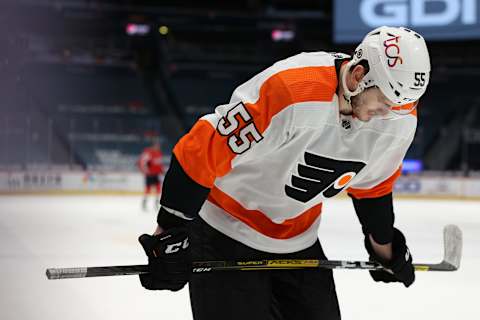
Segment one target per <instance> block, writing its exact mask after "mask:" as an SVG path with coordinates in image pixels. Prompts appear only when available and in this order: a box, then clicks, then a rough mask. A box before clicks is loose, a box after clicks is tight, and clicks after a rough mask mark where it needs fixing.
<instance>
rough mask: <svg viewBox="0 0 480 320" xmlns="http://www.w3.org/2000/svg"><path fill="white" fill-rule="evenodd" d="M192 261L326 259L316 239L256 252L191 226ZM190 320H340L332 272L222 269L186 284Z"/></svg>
mask: <svg viewBox="0 0 480 320" xmlns="http://www.w3.org/2000/svg"><path fill="white" fill-rule="evenodd" d="M190 225H191V239H190V240H191V245H192V255H193V260H194V261H208V260H261V259H293V258H298V259H300V258H302V259H307V258H315V259H325V255H324V253H323V250H322V248H321V246H320V243H319V241H317V242H316V243H315V244H314V245H313V246H311V247H310V248H307V249H305V250H302V251H299V252H295V253H289V254H272V253H267V252H262V251H258V250H255V249H252V248H250V247H248V246H245V245H243V244H241V243H239V242H238V241H235V240H233V239H231V238H229V237H227V236H225V235H224V234H222V233H220V232H218V231H217V230H215V229H214V228H212V227H210V226H209V225H208V224H207V223H205V222H204V221H203V220H202V219H201V218H198V219H196V220H195V221H193V222H192V223H191V224H190ZM189 288H190V300H191V304H192V311H193V318H194V320H226V319H228V320H338V319H340V310H339V306H338V300H337V295H336V292H335V284H334V281H333V275H332V271H331V270H321V269H317V270H275V271H225V272H212V273H204V274H196V275H193V276H192V279H191V281H190V283H189Z"/></svg>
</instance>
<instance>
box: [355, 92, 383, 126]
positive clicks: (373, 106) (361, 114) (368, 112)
mask: <svg viewBox="0 0 480 320" xmlns="http://www.w3.org/2000/svg"><path fill="white" fill-rule="evenodd" d="M391 106H393V103H392V102H391V101H390V100H388V99H387V98H386V97H385V95H384V94H383V93H382V92H381V91H380V89H378V88H377V87H372V88H368V89H366V90H365V91H363V92H362V93H360V94H358V95H356V96H354V97H352V112H353V114H354V115H355V116H356V117H357V118H358V119H359V120H361V121H365V122H367V121H370V120H371V119H372V118H374V117H384V116H386V115H387V114H388V113H389V112H390V107H391Z"/></svg>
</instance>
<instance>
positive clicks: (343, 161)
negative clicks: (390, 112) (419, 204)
mask: <svg viewBox="0 0 480 320" xmlns="http://www.w3.org/2000/svg"><path fill="white" fill-rule="evenodd" d="M336 58H338V55H335V54H330V53H325V52H314V53H301V54H299V55H296V56H293V57H290V58H288V59H286V60H282V61H279V62H277V63H275V64H274V65H273V66H271V67H270V68H268V69H266V70H264V71H263V72H261V73H260V74H258V75H256V76H255V77H253V78H252V79H250V80H249V81H247V82H246V83H244V84H242V85H241V86H239V87H238V88H237V89H236V90H235V91H234V92H233V95H232V97H231V99H230V102H229V103H228V104H225V105H220V106H218V107H217V108H216V109H215V113H213V114H209V115H206V116H204V117H202V118H201V119H200V120H199V121H198V122H197V123H196V124H195V125H194V126H193V128H192V129H191V131H190V132H189V133H188V134H187V135H185V136H184V137H183V138H182V139H181V140H180V141H179V143H178V144H177V145H176V146H175V148H174V154H175V156H176V158H177V159H178V161H179V163H180V164H181V166H182V168H183V170H184V171H185V172H186V173H187V175H188V176H189V177H190V178H191V179H192V180H194V181H195V182H196V183H198V184H200V185H202V186H204V187H207V188H210V189H211V191H210V194H209V196H208V199H207V201H206V202H205V203H204V204H203V206H202V208H201V210H200V212H199V214H200V216H201V217H202V218H203V219H204V220H205V221H206V222H207V223H208V224H210V225H211V226H212V227H213V228H215V229H217V230H219V231H220V232H222V233H224V234H226V235H227V236H229V237H231V238H233V239H235V240H237V241H239V242H241V243H243V244H245V245H247V246H250V247H252V248H255V249H258V250H262V251H267V252H273V253H287V252H295V251H299V250H302V249H305V248H307V247H309V246H311V245H312V244H313V243H314V242H315V241H316V239H317V233H318V226H319V223H320V216H321V207H322V203H323V202H324V201H325V200H327V199H329V198H331V197H333V196H335V195H337V194H339V193H340V192H341V191H342V190H344V189H346V188H348V192H349V193H351V194H353V195H354V196H355V197H356V198H368V197H370V198H374V197H379V196H383V195H386V194H388V193H390V192H392V186H393V182H394V180H395V179H396V177H398V175H399V174H400V173H399V172H400V171H399V167H400V165H401V162H402V159H403V158H404V156H405V153H406V151H407V149H408V148H409V146H410V144H411V142H412V140H413V137H414V134H415V129H416V123H417V118H416V113H415V112H412V113H411V114H409V115H407V116H405V117H403V118H401V119H398V120H393V121H392V120H380V119H372V120H371V121H369V122H361V121H359V120H358V119H356V118H355V117H352V116H344V115H341V114H340V113H339V104H338V96H337V94H336V90H337V86H338V75H337V72H336V69H335V59H336Z"/></svg>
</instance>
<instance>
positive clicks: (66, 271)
mask: <svg viewBox="0 0 480 320" xmlns="http://www.w3.org/2000/svg"><path fill="white" fill-rule="evenodd" d="M443 247H444V256H443V260H442V262H440V263H436V264H431V263H414V264H413V265H414V267H415V270H416V271H455V270H458V268H459V267H460V260H461V257H462V231H461V230H460V228H459V227H457V226H456V225H447V226H445V227H444V229H443ZM312 268H313V269H314V268H326V269H360V270H380V269H383V267H382V266H381V265H380V264H378V263H376V262H370V261H344V260H317V259H278V260H255V261H201V262H193V265H192V273H204V272H212V271H229V270H236V271H246V270H281V269H312ZM147 272H148V265H129V266H109V267H85V268H49V269H47V278H48V279H50V280H52V279H69V278H88V277H103V276H121V275H136V274H141V273H147Z"/></svg>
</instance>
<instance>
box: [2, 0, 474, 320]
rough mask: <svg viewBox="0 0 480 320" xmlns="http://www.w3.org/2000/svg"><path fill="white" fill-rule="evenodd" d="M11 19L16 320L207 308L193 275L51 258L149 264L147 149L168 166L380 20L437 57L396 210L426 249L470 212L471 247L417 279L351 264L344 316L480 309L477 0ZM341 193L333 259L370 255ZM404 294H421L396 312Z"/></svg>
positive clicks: (8, 226) (329, 227)
mask: <svg viewBox="0 0 480 320" xmlns="http://www.w3.org/2000/svg"><path fill="white" fill-rule="evenodd" d="M0 23H1V24H0V111H1V112H0V241H1V244H0V283H1V285H0V318H1V319H3V320H14V319H15V320H16V319H82V320H83V319H102V320H107V319H134V318H135V319H169V320H173V319H192V315H191V311H190V307H189V298H188V290H186V289H183V290H182V291H180V292H178V293H170V292H147V291H145V290H143V288H142V287H141V286H140V284H139V282H138V279H137V277H135V276H125V277H111V278H98V279H84V280H81V279H73V280H62V281H48V280H47V279H46V277H45V275H44V271H45V269H46V268H48V267H56V266H58V267H76V266H90V265H91V266H95V265H98V266H99V265H118V264H120V265H124V264H141V263H146V258H145V257H144V254H143V252H142V249H141V247H140V245H139V244H138V242H137V238H138V235H140V234H141V233H150V232H152V231H153V230H154V228H155V216H156V211H155V210H156V208H157V204H156V203H155V199H153V198H151V197H150V198H149V199H148V203H147V204H146V206H144V207H143V210H142V199H143V197H144V196H143V193H144V175H143V174H142V172H141V171H140V169H139V157H140V154H141V153H142V150H144V149H145V148H146V147H149V146H151V145H152V144H153V143H155V142H158V143H159V144H160V148H161V152H162V153H163V157H162V164H163V166H164V167H165V168H168V165H169V163H170V156H171V152H172V148H173V147H174V145H175V144H176V142H177V141H178V139H179V138H180V137H181V136H182V135H184V134H185V133H186V132H188V130H189V129H190V128H191V126H192V125H193V124H194V123H195V121H196V120H197V119H198V118H199V117H201V116H203V115H205V114H208V113H211V112H212V111H213V110H214V108H215V107H216V106H217V105H220V104H224V103H227V102H228V101H229V99H230V95H231V93H232V91H233V89H234V88H236V87H237V86H238V85H240V84H242V83H243V82H245V81H247V80H248V79H250V78H251V77H253V76H254V75H255V74H257V73H258V72H260V71H261V70H263V69H265V68H267V67H269V66H270V65H272V64H273V63H275V62H276V61H278V60H282V59H284V58H287V57H289V56H292V55H295V54H298V53H300V52H306V51H329V52H344V53H348V54H351V53H352V52H353V50H354V49H355V46H356V45H357V44H358V43H359V42H360V41H361V39H362V37H363V36H364V35H365V33H366V32H368V31H369V30H371V29H373V28H375V27H377V26H380V25H394V26H400V25H404V26H407V27H409V28H412V29H414V30H416V31H418V32H419V33H421V34H422V35H424V36H425V39H426V40H427V44H428V48H429V51H430V56H431V65H432V72H431V80H430V85H429V87H428V90H427V92H426V94H425V95H424V96H423V97H422V99H421V100H420V103H419V105H418V128H417V132H416V136H415V139H414V142H413V144H412V146H411V147H410V149H409V151H408V153H407V156H406V158H405V161H404V164H403V173H402V176H401V177H400V178H399V180H398V181H397V184H396V185H395V195H396V198H398V200H397V202H396V203H395V209H396V213H397V221H396V223H398V224H399V225H400V226H402V228H403V229H402V230H405V233H406V234H408V236H409V242H410V248H411V250H412V253H413V256H414V259H418V260H422V261H431V260H433V261H435V260H440V259H441V256H442V254H443V252H442V248H441V246H440V244H441V237H442V233H441V231H442V227H443V225H445V224H448V223H454V224H457V225H459V226H460V227H461V228H462V230H463V232H464V241H465V243H464V260H463V261H462V267H461V268H460V270H459V271H457V272H455V273H441V274H439V273H428V274H421V275H417V283H416V284H415V285H414V286H413V287H412V288H410V289H408V291H407V290H405V289H404V288H403V286H402V287H400V285H398V286H393V287H387V286H382V285H379V284H377V283H374V282H373V281H371V279H370V278H369V277H368V273H366V272H362V271H337V272H336V273H335V276H336V278H335V279H336V282H337V291H338V295H339V300H340V305H341V310H342V315H343V318H344V319H355V320H359V319H369V320H373V319H390V320H394V319H409V318H411V319H421V318H423V319H431V318H435V319H436V320H442V319H452V318H458V319H476V318H478V314H479V312H478V310H476V309H475V303H476V299H477V298H476V297H478V292H477V291H478V288H479V287H480V278H479V277H478V272H477V269H478V267H479V266H480V253H479V251H478V246H477V244H479V245H480V212H479V211H480V202H479V201H480V93H479V90H480V89H479V84H478V83H479V82H478V79H479V77H480V59H479V57H480V1H479V0H441V1H440V0H436V1H433V0H398V1H387V0H383V1H382V0H357V1H351V0H341V1H340V0H339V1H320V0H317V1H313V0H295V1H287V0H248V1H208V0H205V1H170V0H157V1H155V0H141V1H133V0H131V1H129V0H118V1H114V0H110V1H108V0H105V1H101V0H0ZM185 197H186V201H188V195H185ZM337 198H339V199H337ZM337 198H336V199H335V200H331V201H330V202H328V203H327V204H326V206H325V207H326V209H325V216H324V217H323V218H322V219H323V221H322V226H321V227H320V239H321V240H322V243H323V244H324V248H325V251H326V253H327V256H328V257H329V258H330V259H346V258H348V259H359V260H365V259H367V255H366V253H365V251H364V249H363V243H362V241H363V240H362V238H361V237H362V235H361V229H360V225H359V224H358V221H356V217H355V214H354V211H353V208H352V205H351V201H350V200H349V199H348V198H347V197H346V196H343V197H342V196H340V197H337ZM252 294H254V293H252ZM394 299H402V301H403V302H402V304H404V305H405V308H404V309H403V310H397V309H395V311H394V312H392V308H396V307H397V305H396V304H394V303H393V302H392V301H393V300H394Z"/></svg>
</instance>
